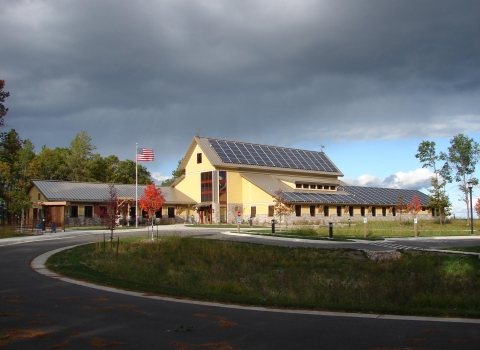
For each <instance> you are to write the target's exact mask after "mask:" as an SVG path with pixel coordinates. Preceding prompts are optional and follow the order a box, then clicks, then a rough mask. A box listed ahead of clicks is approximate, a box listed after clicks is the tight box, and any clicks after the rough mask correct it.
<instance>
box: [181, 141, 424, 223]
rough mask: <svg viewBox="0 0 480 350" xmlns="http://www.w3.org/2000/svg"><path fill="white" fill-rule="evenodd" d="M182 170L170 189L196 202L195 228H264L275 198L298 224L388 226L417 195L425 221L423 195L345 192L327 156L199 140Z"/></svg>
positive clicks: (348, 189)
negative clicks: (368, 221)
mask: <svg viewBox="0 0 480 350" xmlns="http://www.w3.org/2000/svg"><path fill="white" fill-rule="evenodd" d="M179 170H181V171H183V173H184V175H182V176H181V177H180V178H178V179H177V180H176V181H175V183H173V184H172V187H173V188H175V189H177V190H178V191H180V192H182V193H184V194H186V195H187V196H188V197H190V198H192V199H193V200H194V201H196V202H197V204H196V206H195V220H196V221H197V222H200V223H235V222H236V220H237V216H238V215H240V216H241V218H242V219H243V220H244V221H247V220H250V218H252V220H253V221H254V223H256V224H268V223H270V221H271V220H272V219H273V218H274V217H275V210H274V206H275V200H276V199H279V198H281V199H282V200H283V201H285V202H286V203H287V206H288V207H289V208H290V210H291V212H292V213H291V214H290V215H289V216H288V219H289V220H291V221H296V222H310V223H324V222H326V221H340V220H347V219H352V220H355V219H363V218H365V217H369V218H373V219H376V220H381V219H392V218H393V217H394V216H396V215H397V214H398V213H397V211H398V208H399V206H398V203H399V201H401V202H403V204H404V205H405V206H406V205H407V204H408V203H409V202H411V201H412V199H413V197H414V196H416V197H417V198H418V199H419V200H420V203H421V205H422V206H423V207H422V211H420V213H419V215H420V216H424V217H429V216H430V214H429V212H427V211H426V210H425V208H424V206H425V205H427V204H428V196H427V195H425V194H424V193H422V192H420V191H416V190H403V189H390V188H373V187H359V186H348V185H347V184H346V183H344V182H343V181H341V180H340V179H339V178H340V177H342V176H343V173H342V172H341V171H340V170H339V169H338V168H337V166H336V165H335V164H334V163H333V162H332V161H331V160H330V159H329V158H328V157H327V155H326V154H325V153H324V152H316V151H308V150H299V149H293V148H284V147H276V146H267V145H259V144H252V143H245V142H236V141H229V140H219V139H212V138H206V137H200V136H196V137H194V138H193V140H192V142H191V144H190V146H189V148H188V150H187V152H186V154H185V156H184V158H183V160H182V161H181V163H180V165H179Z"/></svg>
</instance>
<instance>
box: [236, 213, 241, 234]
mask: <svg viewBox="0 0 480 350" xmlns="http://www.w3.org/2000/svg"><path fill="white" fill-rule="evenodd" d="M241 223H242V213H241V212H239V211H237V233H240V224H241Z"/></svg>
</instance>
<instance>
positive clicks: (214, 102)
mask: <svg viewBox="0 0 480 350" xmlns="http://www.w3.org/2000/svg"><path fill="white" fill-rule="evenodd" d="M0 16H1V18H0V30H1V32H2V33H4V35H3V37H2V40H1V41H0V50H1V52H2V55H0V78H2V79H5V80H6V81H7V91H10V92H11V95H12V96H11V97H10V99H9V100H8V103H7V105H8V107H10V114H9V115H8V119H7V121H9V122H10V125H11V126H13V127H15V128H16V129H17V131H19V132H20V134H21V136H22V137H23V138H30V139H31V140H32V141H33V142H34V144H35V145H36V146H37V148H39V147H41V145H42V144H45V143H46V144H48V145H49V146H52V147H55V146H64V145H67V144H68V143H69V142H70V140H71V139H72V138H73V137H74V135H75V134H76V133H77V132H79V131H80V130H87V131H88V132H89V134H90V135H91V136H92V137H93V139H94V143H95V144H96V145H97V147H98V150H99V151H100V152H103V153H105V154H112V153H115V154H118V155H119V156H121V157H130V158H131V156H130V153H129V152H131V151H130V147H131V146H130V144H132V142H133V143H134V142H135V140H139V139H141V140H142V141H143V142H145V143H147V144H148V146H149V147H153V146H155V147H157V148H160V149H169V150H172V151H171V152H172V155H171V157H173V158H177V159H178V157H180V156H182V153H183V152H184V151H185V149H186V145H187V144H188V142H189V141H190V139H191V138H192V136H193V135H194V134H195V132H196V131H197V129H201V132H200V133H201V134H203V135H206V136H212V137H223V138H230V139H239V140H244V141H254V142H264V143H272V144H281V145H286V146H288V145H290V144H292V143H294V142H296V141H299V140H305V139H312V140H313V139H318V138H322V139H325V138H330V139H344V138H347V139H349V140H354V139H365V138H370V139H375V138H402V137H412V136H418V137H423V136H424V135H429V136H433V135H435V136H451V135H452V134H454V133H455V132H457V131H458V132H462V131H463V130H464V129H462V128H463V127H464V126H465V125H467V123H470V122H472V120H473V121H475V120H478V118H479V115H480V102H479V99H478V96H479V90H480V65H479V64H478V62H480V44H479V40H478V38H479V37H480V24H479V23H480V20H479V19H480V3H479V2H478V1H477V0H474V1H462V0H460V1H446V0H445V1H440V0H438V1H427V0H425V1H417V0H415V1H414V0H411V1H388V0H387V1H385V0H376V1H354V0H351V1H345V0H335V1H302V2H296V1H295V2H288V1H285V2H282V1H240V0H239V1H211V0H209V1H181V0H177V1H138V2H130V1H7V2H4V5H2V6H1V8H0ZM453 118H455V120H456V123H455V125H454V126H453V127H452V125H451V120H452V119H453ZM474 127H475V126H474ZM476 127H477V131H478V128H480V126H478V123H477V126H476ZM292 130H294V131H295V132H292ZM432 130H433V131H432ZM50 136H51V137H50ZM119 140H122V141H120V142H119Z"/></svg>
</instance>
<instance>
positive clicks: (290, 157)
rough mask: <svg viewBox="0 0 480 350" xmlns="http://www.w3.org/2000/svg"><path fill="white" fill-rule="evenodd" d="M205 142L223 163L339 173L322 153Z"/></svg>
mask: <svg viewBox="0 0 480 350" xmlns="http://www.w3.org/2000/svg"><path fill="white" fill-rule="evenodd" d="M206 140H208V142H209V143H210V145H211V147H212V148H213V149H214V150H215V152H216V153H217V155H218V156H219V157H220V159H221V161H222V162H224V163H232V164H245V165H259V166H269V167H278V168H288V169H301V170H316V171H325V172H335V173H336V172H340V171H339V170H338V169H337V167H335V165H333V163H332V162H331V161H330V160H329V159H328V158H327V157H326V156H325V154H324V153H323V152H316V151H307V150H299V149H294V148H284V147H276V146H267V145H257V144H253V143H245V142H236V141H228V140H217V139H210V138H206Z"/></svg>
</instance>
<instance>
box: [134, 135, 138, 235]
mask: <svg viewBox="0 0 480 350" xmlns="http://www.w3.org/2000/svg"><path fill="white" fill-rule="evenodd" d="M135 228H138V143H135Z"/></svg>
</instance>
